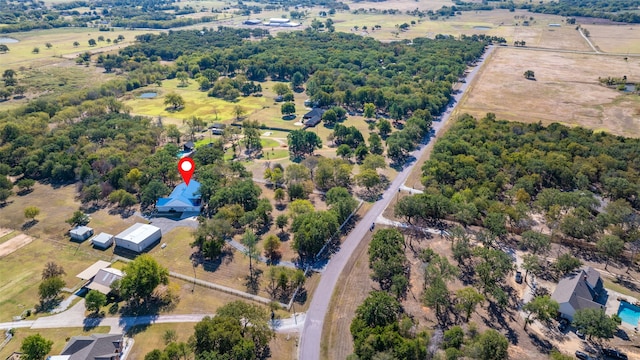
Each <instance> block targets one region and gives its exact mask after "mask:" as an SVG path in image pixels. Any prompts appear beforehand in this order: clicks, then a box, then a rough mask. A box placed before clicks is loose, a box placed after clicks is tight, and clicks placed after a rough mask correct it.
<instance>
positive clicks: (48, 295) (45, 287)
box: [38, 261, 66, 311]
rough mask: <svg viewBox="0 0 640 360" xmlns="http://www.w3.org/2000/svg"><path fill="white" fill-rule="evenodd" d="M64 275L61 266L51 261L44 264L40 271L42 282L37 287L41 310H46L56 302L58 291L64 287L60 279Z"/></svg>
mask: <svg viewBox="0 0 640 360" xmlns="http://www.w3.org/2000/svg"><path fill="white" fill-rule="evenodd" d="M65 274H66V273H65V271H64V269H63V268H62V266H60V265H58V264H56V263H54V262H52V261H50V262H48V263H46V264H45V266H44V269H43V270H42V282H41V283H40V285H39V286H38V294H39V295H40V308H41V309H42V310H45V311H46V310H48V309H49V308H50V307H51V306H52V305H54V304H55V303H56V302H57V301H58V296H59V295H60V291H62V288H63V287H64V286H65V282H64V280H63V279H62V276H64V275H65Z"/></svg>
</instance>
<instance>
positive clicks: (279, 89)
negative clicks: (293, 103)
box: [273, 83, 289, 96]
mask: <svg viewBox="0 0 640 360" xmlns="http://www.w3.org/2000/svg"><path fill="white" fill-rule="evenodd" d="M273 91H274V92H275V93H276V94H278V95H279V96H282V95H284V94H286V93H288V92H289V87H288V86H287V85H286V84H284V83H275V84H274V85H273Z"/></svg>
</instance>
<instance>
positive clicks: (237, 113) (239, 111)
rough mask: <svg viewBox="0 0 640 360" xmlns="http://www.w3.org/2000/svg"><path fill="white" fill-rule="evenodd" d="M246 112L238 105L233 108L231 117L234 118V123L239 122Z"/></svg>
mask: <svg viewBox="0 0 640 360" xmlns="http://www.w3.org/2000/svg"><path fill="white" fill-rule="evenodd" d="M246 113H247V110H245V108H243V107H242V106H240V105H236V106H234V107H233V115H235V116H236V121H240V118H241V117H242V115H244V114H246Z"/></svg>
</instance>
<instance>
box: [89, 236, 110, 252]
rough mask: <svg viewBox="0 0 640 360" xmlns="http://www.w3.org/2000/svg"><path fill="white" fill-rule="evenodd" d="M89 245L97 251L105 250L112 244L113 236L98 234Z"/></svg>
mask: <svg viewBox="0 0 640 360" xmlns="http://www.w3.org/2000/svg"><path fill="white" fill-rule="evenodd" d="M91 243H92V244H93V246H95V247H97V248H98V249H102V250H104V249H107V248H109V247H110V246H111V245H112V244H113V235H111V234H107V233H100V234H98V235H96V236H94V237H93V239H91Z"/></svg>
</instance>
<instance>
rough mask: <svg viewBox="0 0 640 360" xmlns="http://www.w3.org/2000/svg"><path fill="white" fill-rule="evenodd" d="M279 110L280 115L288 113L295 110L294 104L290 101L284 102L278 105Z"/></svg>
mask: <svg viewBox="0 0 640 360" xmlns="http://www.w3.org/2000/svg"><path fill="white" fill-rule="evenodd" d="M280 112H282V115H290V114H293V113H295V112H296V105H295V104H294V103H292V102H286V103H284V104H282V105H280Z"/></svg>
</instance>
